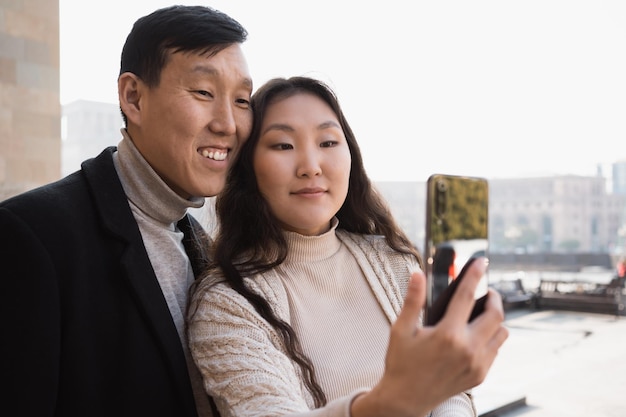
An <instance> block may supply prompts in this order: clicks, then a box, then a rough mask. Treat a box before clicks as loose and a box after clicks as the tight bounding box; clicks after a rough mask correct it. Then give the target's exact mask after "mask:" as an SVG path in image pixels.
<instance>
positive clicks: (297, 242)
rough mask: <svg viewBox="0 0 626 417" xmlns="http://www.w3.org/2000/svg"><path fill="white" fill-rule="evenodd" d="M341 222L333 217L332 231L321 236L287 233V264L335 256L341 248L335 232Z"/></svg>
mask: <svg viewBox="0 0 626 417" xmlns="http://www.w3.org/2000/svg"><path fill="white" fill-rule="evenodd" d="M338 225H339V220H338V219H337V218H336V217H333V218H332V220H331V223H330V229H329V230H328V231H327V232H326V233H323V234H321V235H317V236H305V235H301V234H299V233H296V232H289V231H285V239H286V240H287V245H288V246H289V251H288V254H287V259H286V260H285V261H286V262H294V263H299V262H313V261H318V260H322V259H326V258H329V257H331V256H332V255H334V254H335V253H336V252H337V251H338V250H339V247H340V246H341V241H340V240H339V238H338V237H337V235H336V233H335V231H336V229H337V226H338Z"/></svg>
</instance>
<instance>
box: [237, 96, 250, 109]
mask: <svg viewBox="0 0 626 417" xmlns="http://www.w3.org/2000/svg"><path fill="white" fill-rule="evenodd" d="M237 104H240V105H242V106H243V107H246V108H248V107H250V100H247V99H245V98H240V99H237Z"/></svg>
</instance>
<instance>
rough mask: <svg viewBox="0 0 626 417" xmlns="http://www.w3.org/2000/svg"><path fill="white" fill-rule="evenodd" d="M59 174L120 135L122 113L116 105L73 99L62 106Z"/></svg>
mask: <svg viewBox="0 0 626 417" xmlns="http://www.w3.org/2000/svg"><path fill="white" fill-rule="evenodd" d="M62 113H63V118H62V123H61V126H62V129H61V131H62V139H63V140H62V158H61V160H62V164H61V168H62V169H61V171H62V175H63V176H65V175H67V174H70V173H72V172H74V171H76V170H77V169H80V164H81V163H82V162H83V161H84V160H85V159H88V158H93V157H94V156H96V155H98V154H99V153H100V152H102V150H103V149H104V148H106V147H107V146H111V145H117V144H118V143H119V141H120V140H121V138H122V134H121V133H120V129H121V128H122V124H123V122H122V114H121V111H120V108H119V106H118V105H116V104H110V103H100V102H97V101H87V100H77V101H74V102H72V103H69V104H66V105H64V106H63V110H62Z"/></svg>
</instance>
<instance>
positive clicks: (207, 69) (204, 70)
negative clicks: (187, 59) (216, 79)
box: [191, 64, 252, 90]
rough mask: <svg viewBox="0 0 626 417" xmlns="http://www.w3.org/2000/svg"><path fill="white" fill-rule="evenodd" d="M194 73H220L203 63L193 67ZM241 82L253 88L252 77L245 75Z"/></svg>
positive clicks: (213, 74)
mask: <svg viewBox="0 0 626 417" xmlns="http://www.w3.org/2000/svg"><path fill="white" fill-rule="evenodd" d="M191 72H192V73H194V72H201V73H204V74H207V75H212V76H215V75H217V74H218V72H217V70H216V69H215V68H213V67H211V66H209V65H203V64H199V65H196V66H195V67H193V69H192V70H191ZM241 84H242V85H243V86H245V87H248V88H250V90H252V79H251V78H250V77H243V78H242V81H241Z"/></svg>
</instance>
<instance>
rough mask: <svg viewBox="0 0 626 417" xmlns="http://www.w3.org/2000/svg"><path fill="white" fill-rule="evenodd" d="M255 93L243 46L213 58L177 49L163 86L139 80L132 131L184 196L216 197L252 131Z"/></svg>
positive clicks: (163, 74) (148, 157)
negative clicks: (149, 85) (242, 145)
mask: <svg viewBox="0 0 626 417" xmlns="http://www.w3.org/2000/svg"><path fill="white" fill-rule="evenodd" d="M251 93H252V80H251V77H250V74H249V71H248V65H247V63H246V60H245V57H244V55H243V52H242V50H241V47H240V45H238V44H235V45H232V46H229V47H228V48H226V49H224V50H222V51H220V52H219V53H217V54H216V55H213V56H211V57H208V56H206V55H198V54H196V53H189V52H178V53H174V54H171V55H170V56H169V59H168V61H167V63H166V64H165V66H164V68H163V70H162V72H161V79H160V82H159V85H158V86H157V87H153V88H152V89H150V88H148V87H147V86H146V85H145V84H143V83H142V82H141V80H138V82H137V98H136V104H135V105H134V106H133V107H134V114H132V115H130V116H129V118H128V119H129V121H128V132H129V134H130V136H131V138H132V140H133V143H134V144H135V146H136V147H137V148H138V149H139V151H140V152H141V154H142V155H143V157H144V158H145V159H146V160H147V161H148V163H150V165H151V166H152V168H153V169H154V170H155V171H156V172H157V174H159V176H160V177H161V178H162V179H163V180H164V181H165V182H166V183H167V184H168V185H169V187H170V188H172V190H174V191H175V192H176V193H177V194H178V195H180V196H181V197H183V198H189V197H209V196H214V195H216V194H217V193H219V192H220V191H221V190H222V188H223V187H224V182H225V179H226V173H227V170H228V167H229V166H230V164H231V162H232V160H233V158H234V156H235V154H236V153H237V152H238V151H239V148H240V146H241V144H242V143H243V142H244V141H245V140H247V138H248V136H249V134H250V129H251V125H252V111H251V109H250V106H249V103H250V94H251ZM125 113H127V112H126V111H125Z"/></svg>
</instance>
